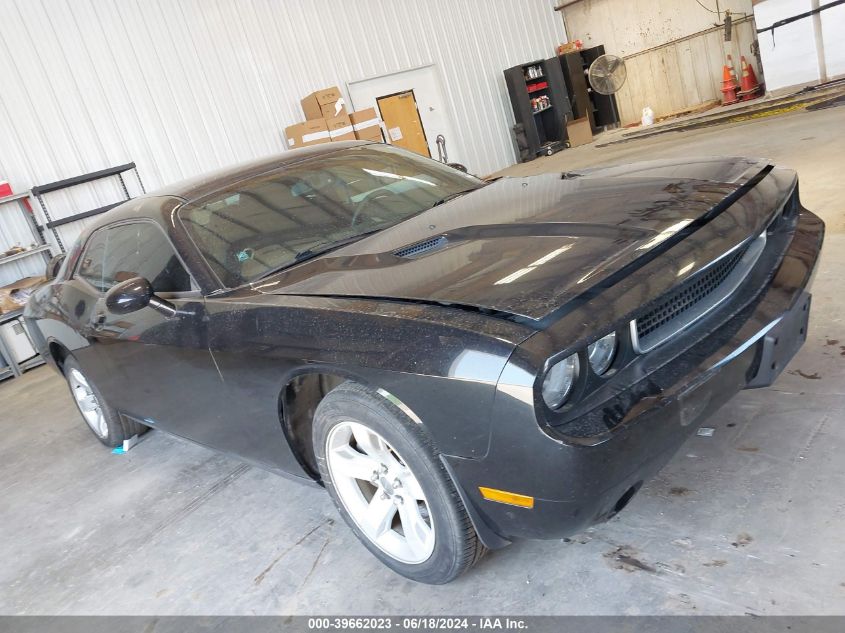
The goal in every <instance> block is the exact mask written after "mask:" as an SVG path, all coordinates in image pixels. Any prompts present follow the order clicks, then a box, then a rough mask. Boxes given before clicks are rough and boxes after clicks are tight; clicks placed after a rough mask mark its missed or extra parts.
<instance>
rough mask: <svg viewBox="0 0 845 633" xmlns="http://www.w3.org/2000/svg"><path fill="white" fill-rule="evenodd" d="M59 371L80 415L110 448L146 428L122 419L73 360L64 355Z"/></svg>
mask: <svg viewBox="0 0 845 633" xmlns="http://www.w3.org/2000/svg"><path fill="white" fill-rule="evenodd" d="M62 370H63V372H64V375H65V379H66V380H67V384H68V387H69V388H70V395H71V396H72V397H73V401H74V403H76V407H77V408H78V409H79V412H80V413H81V414H82V418H83V419H84V420H85V422H86V424H88V428H90V429H91V432H92V433H94V435H96V436H97V439H98V440H100V441H101V442H102V443H103V444H105V445H106V446H110V447H116V446H120V445H121V444H123V440H127V439H129V438H130V437H132V436H133V435H140V434H141V433H143V432H144V431H146V430H147V427H145V426H144V425H142V424H138V423H137V422H130V421H126V422H124V421H122V420H121V417H120V415H119V414H118V413H117V411H116V410H114V409H113V408H112V407H110V406H109V405H108V403H107V402H106V401H105V400H104V399H103V396H102V394H101V393H100V391H99V389H97V387H96V385H95V384H94V383H93V381H92V380H91V379H90V378H88V377H87V376H86V375H85V374H84V373H83V372H82V368H81V367H80V366H79V363H77V362H76V359H74V358H71V357H68V358H66V359H65V361H64V363H63V365H62Z"/></svg>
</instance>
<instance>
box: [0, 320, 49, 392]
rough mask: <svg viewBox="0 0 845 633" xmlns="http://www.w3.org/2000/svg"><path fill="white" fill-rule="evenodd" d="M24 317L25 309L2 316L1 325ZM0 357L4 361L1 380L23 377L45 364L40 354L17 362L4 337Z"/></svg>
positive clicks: (0, 345)
mask: <svg viewBox="0 0 845 633" xmlns="http://www.w3.org/2000/svg"><path fill="white" fill-rule="evenodd" d="M22 315H23V308H21V309H20V310H13V311H12V312H6V313H4V314H0V325H2V324H3V323H8V322H9V321H14V320H15V319H19V318H20V317H21V316H22ZM24 331H26V328H24ZM27 336H29V334H27ZM30 342H31V341H30ZM34 347H35V346H34V345H33V348H34ZM0 357H2V361H0V380H3V379H4V378H12V377H13V376H21V375H23V373H24V372H25V371H27V370H28V369H32V368H33V367H38V366H39V365H43V364H44V359H43V358H41V355H40V354H36V355H35V356H33V357H32V358H27V359H26V360H25V361H22V362H20V363H18V362H15V360H14V358H12V354H11V352H9V350H8V348H7V347H6V343H5V342H4V341H3V337H2V336H0Z"/></svg>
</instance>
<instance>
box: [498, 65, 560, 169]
mask: <svg viewBox="0 0 845 633" xmlns="http://www.w3.org/2000/svg"><path fill="white" fill-rule="evenodd" d="M505 83H506V84H507V87H508V94H509V95H510V100H511V105H512V106H513V114H514V119H515V120H516V124H517V125H516V126H515V129H518V128H519V127H520V126H521V127H522V129H523V131H524V141H525V143H526V145H527V147H522V146H520V153H521V155H522V159H523V160H532V159H534V158H536V157H537V156H543V155H551V154H554V153H555V152H557V151H559V150H561V149H564V148H565V147H566V146H567V133H566V122H567V121H571V120H572V118H573V117H572V108H571V106H570V104H569V97H568V96H567V90H566V83H565V81H564V78H563V72H562V70H561V65H560V61H559V60H558V58H557V57H553V58H551V59H543V60H538V61H533V62H528V63H526V64H521V65H519V66H514V67H513V68H508V69H507V70H506V71H505ZM532 100H534V105H533V106H532ZM536 100H540V101H542V102H543V105H542V106H541V107H538V106H537V104H536ZM519 138H520V135H519V134H518V133H517V144H518V145H520V142H519Z"/></svg>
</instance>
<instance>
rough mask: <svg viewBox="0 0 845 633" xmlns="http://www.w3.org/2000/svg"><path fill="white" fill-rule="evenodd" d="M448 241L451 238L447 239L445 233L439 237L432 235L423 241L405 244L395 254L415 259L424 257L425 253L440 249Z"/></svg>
mask: <svg viewBox="0 0 845 633" xmlns="http://www.w3.org/2000/svg"><path fill="white" fill-rule="evenodd" d="M448 243H449V240H448V239H446V236H445V235H438V236H437V237H431V238H429V239H427V240H423V241H422V242H417V243H416V244H411V245H410V246H404V247H402V248H400V249H399V250H396V251H393V254H394V255H395V256H396V257H402V258H405V259H415V258H417V257H422V256H423V255H426V254H428V253H430V252H432V251H436V250H440V249H441V248H443V247H444V246H446V244H448Z"/></svg>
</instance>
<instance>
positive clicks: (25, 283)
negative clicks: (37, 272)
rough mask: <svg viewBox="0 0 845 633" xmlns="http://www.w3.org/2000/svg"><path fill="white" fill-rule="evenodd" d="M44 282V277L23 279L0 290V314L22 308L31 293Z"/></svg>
mask: <svg viewBox="0 0 845 633" xmlns="http://www.w3.org/2000/svg"><path fill="white" fill-rule="evenodd" d="M46 281H47V278H46V277H24V278H23V279H18V280H17V281H16V282H15V283H12V284H9V285H8V286H3V287H2V288H0V314H6V313H7V312H14V311H15V310H20V309H21V308H23V307H24V306H25V305H26V302H27V301H29V295H31V294H32V291H33V290H35V289H36V288H37V287H38V286H40V285H41V284H43V283H44V282H46Z"/></svg>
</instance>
